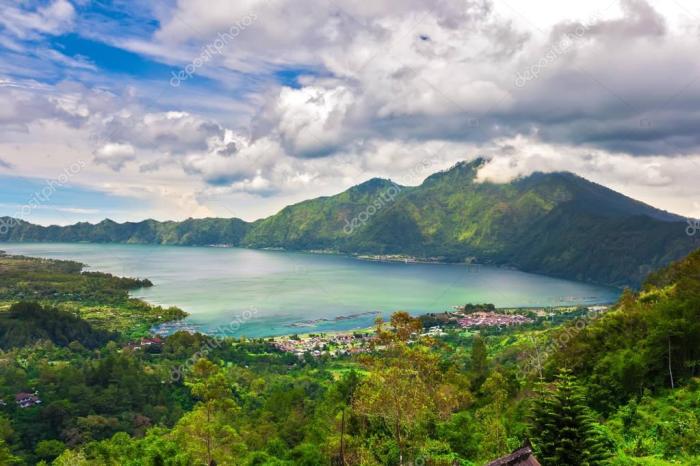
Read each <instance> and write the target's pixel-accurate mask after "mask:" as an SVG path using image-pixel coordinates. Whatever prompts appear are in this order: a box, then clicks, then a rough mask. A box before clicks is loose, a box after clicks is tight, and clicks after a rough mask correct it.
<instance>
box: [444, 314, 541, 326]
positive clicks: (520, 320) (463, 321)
mask: <svg viewBox="0 0 700 466" xmlns="http://www.w3.org/2000/svg"><path fill="white" fill-rule="evenodd" d="M532 322H534V321H533V320H532V319H530V318H529V317H525V316H523V315H520V314H497V313H495V312H474V313H473V314H467V315H466V316H464V317H461V318H459V319H457V323H459V325H460V326H461V327H462V328H470V327H509V326H511V325H523V324H530V323H532Z"/></svg>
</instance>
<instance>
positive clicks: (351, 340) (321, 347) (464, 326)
mask: <svg viewBox="0 0 700 466" xmlns="http://www.w3.org/2000/svg"><path fill="white" fill-rule="evenodd" d="M575 309H576V307H562V308H537V309H529V308H528V309H501V310H497V309H496V308H495V307H494V306H493V305H467V306H466V307H464V306H455V310H454V311H450V312H444V313H439V314H428V315H424V316H420V317H419V318H420V319H421V320H422V321H423V324H424V326H425V327H426V330H425V331H424V332H423V333H421V334H420V335H417V334H416V335H413V337H414V339H417V338H422V337H433V338H440V337H443V336H445V335H447V334H448V333H449V331H450V329H453V330H454V329H461V330H470V329H474V330H476V329H482V328H494V327H497V328H506V327H514V326H519V325H527V324H532V323H534V322H535V321H536V320H535V318H534V317H536V318H537V319H541V318H543V319H548V318H551V317H553V316H555V315H557V314H565V313H567V312H572V311H574V310H575ZM587 309H588V311H589V312H594V313H598V312H604V311H606V310H607V309H608V307H607V306H590V307H588V308H587ZM523 313H527V314H528V315H523ZM373 338H374V329H373V328H368V329H363V330H354V331H347V332H334V333H309V334H304V335H297V334H295V335H287V336H279V337H275V338H273V339H272V341H273V344H274V346H275V347H276V348H277V349H279V350H280V351H284V352H287V353H293V354H295V355H297V356H298V357H299V358H300V359H303V358H304V357H305V355H306V354H309V355H311V356H313V357H317V358H318V357H321V356H325V355H327V356H330V357H337V356H342V355H347V354H359V353H366V352H369V351H370V350H371V349H372V345H371V342H372V340H373Z"/></svg>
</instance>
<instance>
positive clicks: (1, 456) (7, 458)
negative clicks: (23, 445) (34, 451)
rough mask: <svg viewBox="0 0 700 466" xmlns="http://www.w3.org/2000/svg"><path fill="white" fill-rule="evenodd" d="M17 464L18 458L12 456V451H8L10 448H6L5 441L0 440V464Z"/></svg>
mask: <svg viewBox="0 0 700 466" xmlns="http://www.w3.org/2000/svg"><path fill="white" fill-rule="evenodd" d="M19 463H20V460H19V458H17V457H16V456H15V455H13V454H12V451H10V447H8V446H7V444H6V443H5V440H3V439H0V464H3V465H5V464H6V465H8V466H10V465H13V464H19Z"/></svg>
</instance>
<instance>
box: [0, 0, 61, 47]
mask: <svg viewBox="0 0 700 466" xmlns="http://www.w3.org/2000/svg"><path fill="white" fill-rule="evenodd" d="M2 3H3V4H2V5H1V7H2V10H3V12H2V15H1V16H0V24H2V26H3V27H4V28H5V30H7V31H9V32H10V33H12V34H13V35H15V36H17V37H19V38H21V39H28V38H31V37H32V36H34V35H36V34H50V35H57V34H61V33H63V32H66V31H69V30H70V29H71V27H72V26H73V20H74V18H75V9H74V8H73V5H71V4H70V2H69V1H68V0H53V1H52V2H50V3H48V4H47V5H46V6H44V7H38V8H36V9H35V10H34V11H27V10H25V9H24V8H21V6H18V5H17V4H16V3H15V2H2Z"/></svg>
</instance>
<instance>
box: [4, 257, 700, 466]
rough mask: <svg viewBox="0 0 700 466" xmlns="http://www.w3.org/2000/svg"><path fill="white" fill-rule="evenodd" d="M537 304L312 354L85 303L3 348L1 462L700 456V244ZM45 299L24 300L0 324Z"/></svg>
mask: <svg viewBox="0 0 700 466" xmlns="http://www.w3.org/2000/svg"><path fill="white" fill-rule="evenodd" d="M12 260H13V258H11V257H6V258H5V261H6V262H11V261H12ZM16 260H17V261H19V262H20V263H21V264H22V269H23V270H24V272H22V273H26V277H25V278H26V281H27V282H32V283H35V282H36V280H37V277H38V275H37V274H36V273H35V272H36V271H32V263H31V262H26V259H23V258H16ZM33 267H35V268H37V269H39V270H40V269H41V267H44V265H42V264H41V261H38V260H37V261H36V262H34V263H33ZM53 267H59V268H61V267H71V266H70V264H64V263H60V262H58V263H55V264H54V265H53ZM15 274H20V272H17V271H15ZM16 276H17V275H16ZM33 287H34V288H35V289H37V288H40V285H39V284H36V283H35V284H34V286H33ZM90 299H91V300H92V299H93V298H90ZM45 302H53V301H52V299H51V298H48V299H47V300H45ZM64 304H65V303H64ZM464 309H465V310H469V311H470V312H472V311H474V312H476V311H479V312H490V313H500V312H504V311H502V310H498V309H495V308H493V306H490V305H475V306H472V305H468V306H465V308H464ZM27 311H29V312H28V313H27ZM535 311H536V310H531V311H529V312H531V315H532V316H533V319H532V321H531V322H530V323H527V324H526V325H521V326H512V327H490V328H482V329H481V330H479V329H471V330H469V329H467V330H465V329H462V328H459V327H449V326H445V328H444V329H445V332H444V333H443V334H441V335H437V336H436V335H432V334H428V335H423V336H420V335H421V334H423V333H424V329H423V328H422V323H421V322H430V323H431V325H434V324H435V323H436V322H441V321H440V319H439V316H435V315H434V316H428V317H427V318H421V319H416V318H413V317H411V316H409V315H408V314H406V313H402V312H397V313H395V314H394V315H393V316H392V318H391V320H390V322H381V321H379V322H378V323H377V327H376V329H375V331H374V332H373V333H372V344H371V350H370V351H369V352H364V353H360V354H356V355H352V354H336V355H335V356H331V355H330V354H327V353H323V352H319V354H318V355H316V356H314V355H313V354H312V352H307V353H306V354H304V355H303V357H301V358H300V357H298V356H297V355H295V354H293V353H289V352H285V351H282V350H281V349H280V348H279V347H278V346H277V345H276V344H275V343H274V341H272V340H270V339H257V340H246V339H231V338H227V339H213V338H210V337H206V336H204V335H200V334H189V333H185V332H179V333H176V334H174V335H172V336H170V337H168V338H166V339H164V340H163V341H160V340H142V341H141V342H140V343H139V344H136V343H135V342H134V341H133V338H131V337H129V336H128V335H129V332H128V330H127V329H124V330H123V331H122V332H120V333H119V335H117V336H116V339H115V341H112V342H109V343H106V344H103V343H104V341H106V340H99V339H93V340H89V339H88V340H86V339H85V336H86V335H88V334H89V333H90V330H89V328H90V327H88V326H86V325H85V324H83V323H80V322H77V321H76V322H75V324H76V328H77V329H82V330H84V331H85V332H83V331H82V330H80V331H76V332H75V333H73V334H70V335H68V334H66V335H64V336H65V338H61V339H55V338H52V335H53V334H51V333H46V334H43V335H41V341H22V342H19V341H15V342H11V343H10V344H9V345H7V344H5V345H4V346H5V349H3V350H0V387H1V388H0V400H2V401H3V403H0V462H1V463H2V464H3V465H4V464H8V465H10V464H16V465H24V464H31V465H33V464H54V465H60V466H64V465H71V466H82V465H104V466H107V465H110V466H111V465H117V464H118V465H129V466H131V465H133V466H136V465H138V466H142V465H149V466H155V465H183V466H184V465H193V466H194V465H198V464H218V465H245V466H248V465H288V466H292V465H319V464H338V465H341V464H342V465H358V466H359V465H377V466H379V465H409V464H426V465H436V466H437V465H439V466H452V465H454V464H458V465H483V464H486V463H487V462H489V461H491V460H493V459H495V458H497V457H499V456H503V455H506V454H507V453H509V452H510V451H512V450H514V449H516V448H518V447H519V446H520V445H522V444H523V443H525V442H526V441H528V440H529V441H530V442H531V443H532V445H533V449H534V452H535V455H536V456H537V458H538V459H539V461H540V462H541V463H542V464H543V465H544V466H557V465H571V466H573V465H577V466H578V465H581V464H589V465H604V464H605V465H618V466H623V465H624V466H627V465H672V464H683V465H693V464H698V462H700V429H699V428H698V427H699V426H700V404H699V403H698V400H699V399H700V398H699V397H700V378H698V373H697V367H698V364H699V363H700V353H698V351H697V341H698V340H699V338H700V327H699V324H698V322H700V251H697V252H695V253H693V254H691V255H690V256H688V257H687V258H685V259H683V260H682V261H680V262H678V263H675V264H673V265H671V266H670V267H668V268H665V269H663V270H660V271H658V272H656V273H654V274H652V275H651V277H650V278H649V280H648V281H647V282H646V284H645V285H644V287H643V289H642V290H641V291H639V292H636V293H635V292H631V291H630V292H627V293H625V294H624V295H623V297H622V298H621V299H620V301H619V303H617V304H616V305H615V306H614V307H613V308H612V309H610V310H608V311H604V310H603V311H601V310H599V309H597V310H596V309H585V308H578V309H573V310H571V311H561V312H563V313H560V314H556V315H554V314H552V313H556V312H560V311H556V310H554V309H549V310H545V311H546V312H544V313H541V314H540V313H538V312H535ZM45 312H47V311H46V309H42V308H40V307H38V306H36V305H30V304H21V305H14V306H12V307H11V308H10V310H9V311H5V312H0V324H2V323H3V322H6V321H7V320H8V319H14V318H16V317H17V315H22V314H25V313H27V314H25V315H30V316H32V317H30V318H31V319H33V318H34V317H33V316H35V315H36V316H40V315H41V314H42V313H45ZM48 312H54V311H48ZM553 316H554V317H553ZM56 317H57V318H59V319H60V318H61V316H56ZM34 325H36V327H37V328H40V327H44V328H46V329H48V328H49V327H51V328H53V329H54V330H51V332H54V333H55V330H56V329H60V328H61V327H60V325H59V326H57V327H55V326H54V325H53V324H52V323H51V321H50V320H48V319H46V320H45V321H44V322H39V320H38V319H34ZM95 325H96V327H94V328H103V327H104V326H105V323H104V322H102V323H99V322H98V323H96V324H95ZM92 331H93V332H94V331H95V330H92ZM101 335H103V336H106V334H101ZM71 338H75V339H76V340H75V341H74V342H71V343H70V344H68V345H67V346H66V345H65V342H66V340H68V339H71ZM110 339H113V338H111V337H110ZM80 341H83V342H84V343H86V344H78V342H80ZM144 342H147V346H144V345H145V343H144ZM89 347H96V349H94V350H90V349H89ZM19 394H22V396H23V397H24V400H25V404H26V405H25V406H24V407H21V406H20V405H19V401H18V402H17V403H15V396H16V395H17V396H19ZM37 400H38V401H39V402H37Z"/></svg>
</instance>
